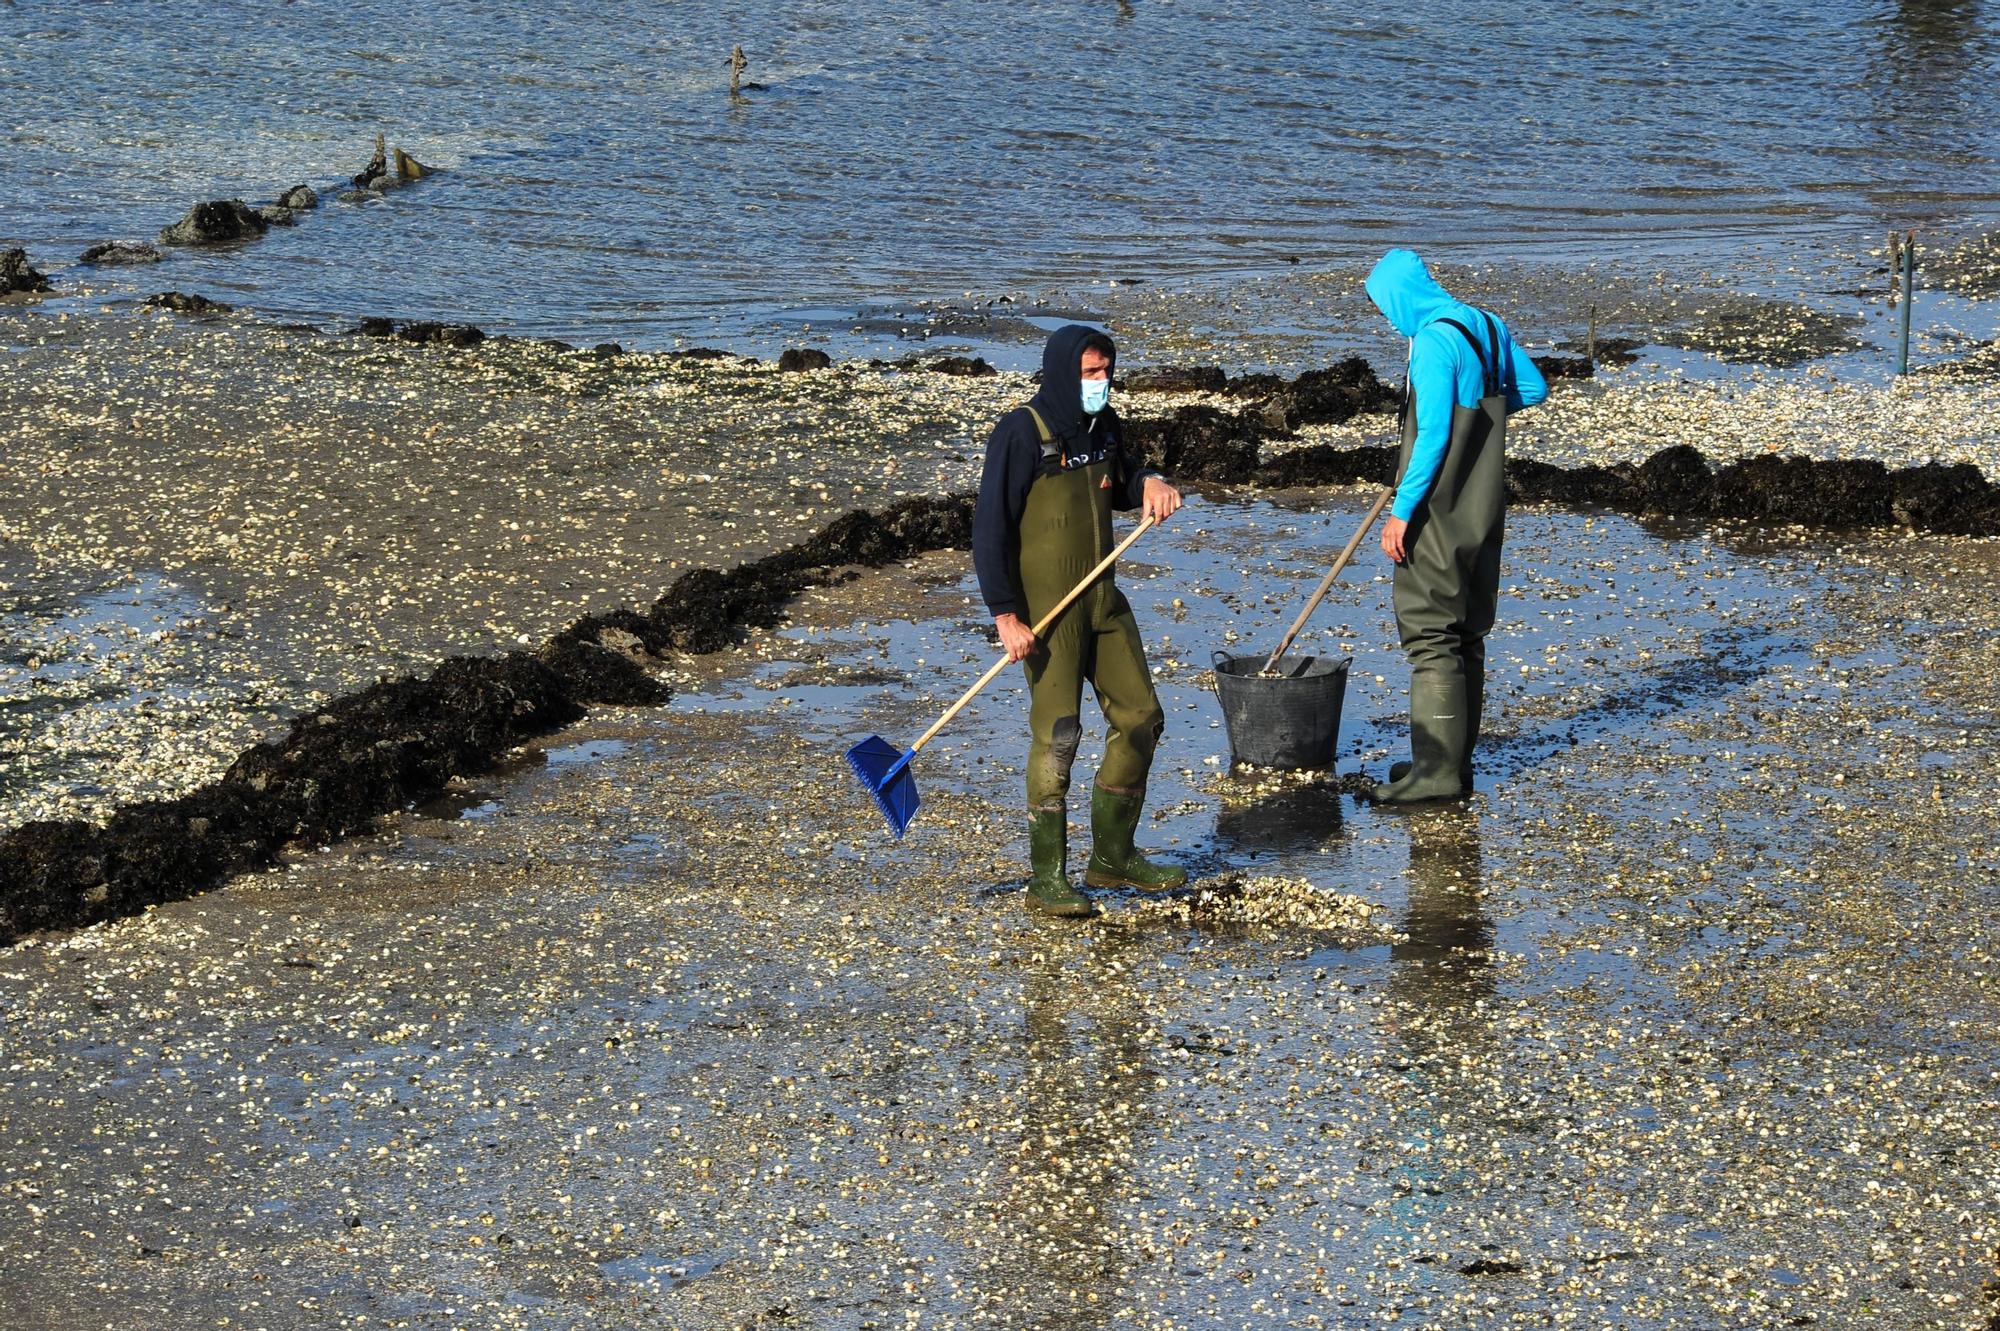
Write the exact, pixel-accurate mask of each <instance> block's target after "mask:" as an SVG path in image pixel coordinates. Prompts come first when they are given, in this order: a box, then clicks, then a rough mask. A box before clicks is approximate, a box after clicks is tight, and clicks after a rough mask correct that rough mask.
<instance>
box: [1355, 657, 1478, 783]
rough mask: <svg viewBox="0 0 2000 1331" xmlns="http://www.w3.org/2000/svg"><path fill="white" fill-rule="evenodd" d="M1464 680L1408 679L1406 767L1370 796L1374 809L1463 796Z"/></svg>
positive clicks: (1446, 674) (1452, 676)
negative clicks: (1408, 726) (1407, 764)
mask: <svg viewBox="0 0 2000 1331" xmlns="http://www.w3.org/2000/svg"><path fill="white" fill-rule="evenodd" d="M1465 695H1466V689H1465V675H1464V674H1463V673H1462V672H1461V671H1457V670H1419V671H1417V672H1416V673H1414V674H1412V675H1411V676H1410V758H1411V762H1410V766H1409V769H1408V770H1407V771H1405V772H1403V773H1402V775H1400V776H1398V775H1397V774H1396V771H1395V769H1394V768H1391V769H1390V773H1389V775H1390V779H1389V780H1388V781H1385V782H1382V783H1381V784H1379V785H1377V786H1376V787H1375V788H1374V789H1373V790H1371V791H1370V792H1369V798H1370V799H1373V800H1374V801H1375V802H1376V803H1378V804H1421V803H1425V802H1428V801H1431V800H1450V799H1459V798H1461V797H1463V796H1464V795H1465V793H1466V791H1467V790H1468V789H1469V788H1470V787H1469V785H1468V784H1467V783H1466V782H1465V781H1464V780H1463V776H1464V768H1466V767H1467V766H1469V765H1470V758H1471V755H1470V754H1469V753H1468V752H1467V751H1466V747H1465V723H1466V710H1467V704H1466V696H1465Z"/></svg>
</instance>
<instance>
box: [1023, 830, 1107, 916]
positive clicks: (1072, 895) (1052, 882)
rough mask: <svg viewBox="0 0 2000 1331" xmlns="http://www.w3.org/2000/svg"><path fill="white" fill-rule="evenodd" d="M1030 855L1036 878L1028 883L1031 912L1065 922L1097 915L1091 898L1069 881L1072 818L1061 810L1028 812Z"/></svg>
mask: <svg viewBox="0 0 2000 1331" xmlns="http://www.w3.org/2000/svg"><path fill="white" fill-rule="evenodd" d="M1028 854H1029V858H1030V859H1031V861H1032V862H1033V864H1034V866H1035V876H1034V877H1032V878H1030V879H1029V880H1028V909H1029V910H1032V911H1035V912H1037V913H1038V914H1042V915H1055V916H1058V917H1060V918H1062V919H1066V920H1087V919H1089V918H1090V917H1091V916H1093V915H1095V914H1097V907H1095V906H1093V905H1091V904H1090V898H1089V897H1087V896H1085V895H1084V894H1083V893H1081V892H1079V891H1077V890H1076V887H1075V885H1074V884H1072V883H1071V882H1070V881H1069V815H1068V814H1067V813H1065V812H1064V811H1063V810H1061V809H1047V810H1044V809H1031V810H1029V812H1028Z"/></svg>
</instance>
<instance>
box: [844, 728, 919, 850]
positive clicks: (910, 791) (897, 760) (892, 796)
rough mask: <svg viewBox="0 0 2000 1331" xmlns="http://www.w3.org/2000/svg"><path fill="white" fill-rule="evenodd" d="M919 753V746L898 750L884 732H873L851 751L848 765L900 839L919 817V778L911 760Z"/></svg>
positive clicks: (891, 829)
mask: <svg viewBox="0 0 2000 1331" xmlns="http://www.w3.org/2000/svg"><path fill="white" fill-rule="evenodd" d="M916 756H917V751H916V750H915V749H913V748H911V749H898V748H897V747H896V746H895V745H893V744H891V743H890V742H889V741H888V740H886V739H883V738H882V737H881V736H880V735H870V736H869V737H868V738H867V739H864V740H862V741H861V742H860V743H859V744H857V745H855V746H854V747H853V748H851V749H849V750H848V751H847V765H848V766H849V767H852V768H853V769H854V775H856V776H858V777H860V778H861V784H862V785H864V786H866V787H868V793H869V794H870V795H873V796H874V797H875V804H876V806H877V807H878V808H880V809H881V810H882V816H883V817H884V818H886V819H888V820H889V830H890V831H892V832H894V833H895V834H896V839H897V840H899V841H900V840H902V837H903V832H904V830H905V829H906V828H908V827H909V825H910V819H912V818H914V817H916V816H917V804H918V803H919V801H918V799H917V778H916V776H915V775H914V774H913V773H912V772H911V771H910V759H912V758H914V757H916Z"/></svg>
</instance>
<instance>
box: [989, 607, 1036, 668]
mask: <svg viewBox="0 0 2000 1331" xmlns="http://www.w3.org/2000/svg"><path fill="white" fill-rule="evenodd" d="M993 627H994V628H995V629H998V630H999V632H1000V645H1001V646H1002V647H1005V648H1006V649H1007V659H1008V660H1009V661H1025V660H1027V659H1028V657H1030V656H1031V655H1033V654H1034V651H1035V631H1034V630H1033V629H1031V628H1029V627H1028V626H1027V625H1026V624H1024V623H1022V622H1021V617H1020V616H1019V615H995V616H993Z"/></svg>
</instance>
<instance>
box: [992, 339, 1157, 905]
mask: <svg viewBox="0 0 2000 1331" xmlns="http://www.w3.org/2000/svg"><path fill="white" fill-rule="evenodd" d="M1117 359H1118V350H1117V348H1116V347H1115V346H1114V345H1113V344H1112V342H1111V339H1110V338H1109V337H1107V336H1105V335H1104V334H1103V333H1101V332H1098V331H1097V330H1095V329H1092V328H1086V327H1084V326H1083V325H1081V324H1070V325H1068V326H1066V327H1063V328H1059V329H1057V330H1056V331H1055V333H1054V334H1053V335H1052V336H1050V338H1049V340H1048V345H1047V346H1046V347H1044V348H1043V350H1042V383H1041V387H1040V389H1039V390H1038V391H1037V392H1036V393H1035V395H1034V397H1033V398H1031V399H1030V400H1029V402H1028V405H1026V406H1025V407H1018V408H1016V409H1015V410H1013V411H1010V412H1008V413H1007V414H1006V415H1005V416H1002V417H1001V418H1000V422H999V424H998V425H996V426H994V428H993V434H992V436H991V438H989V439H988V440H987V444H986V469H985V472H984V474H983V475H982V477H981V479H980V484H979V503H978V506H977V508H976V509H975V510H974V512H973V519H972V557H973V565H974V567H975V568H976V569H977V571H978V574H979V591H980V595H981V596H982V597H984V598H985V601H986V606H987V609H988V610H990V611H991V612H992V614H993V625H994V628H995V629H996V630H997V631H998V632H999V635H1000V642H1001V644H1002V645H1003V646H1004V647H1005V648H1006V649H1007V656H1008V659H1009V660H1013V661H1021V662H1024V663H1025V665H1026V669H1027V674H1028V694H1029V705H1028V724H1029V731H1030V741H1029V746H1028V772H1027V778H1028V845H1029V850H1030V852H1031V858H1032V861H1033V864H1034V877H1033V878H1031V879H1030V880H1029V882H1028V907H1029V909H1031V910H1035V911H1039V912H1041V913H1043V914H1047V915H1058V916H1071V917H1082V916H1089V915H1093V914H1095V913H1096V910H1095V908H1094V907H1093V906H1092V905H1091V904H1090V900H1089V898H1087V897H1085V896H1084V895H1083V894H1082V893H1080V892H1078V891H1077V889H1076V888H1075V886H1074V885H1073V884H1071V882H1070V881H1069V873H1068V868H1069V865H1068V850H1069V814H1068V803H1067V800H1068V795H1069V780H1070V765H1071V764H1072V763H1073V762H1074V761H1075V759H1076V750H1077V746H1078V744H1080V743H1081V742H1082V739H1083V723H1082V720H1081V718H1080V716H1079V714H1078V713H1079V709H1080V707H1081V704H1082V700H1083V685H1084V683H1085V682H1086V681H1088V682H1089V684H1090V686H1091V688H1092V689H1093V690H1094V691H1095V692H1096V694H1097V703H1098V707H1099V710H1101V711H1102V712H1103V713H1104V724H1105V736H1104V758H1103V761H1102V762H1101V763H1099V765H1098V769H1097V780H1096V783H1095V784H1094V786H1093V788H1092V791H1091V801H1090V830H1091V839H1092V844H1091V853H1090V864H1089V866H1088V867H1087V869H1086V870H1085V873H1084V881H1085V882H1086V883H1088V884H1090V885H1091V886H1093V887H1115V886H1130V887H1137V888H1142V889H1145V890H1148V891H1162V890H1165V889H1168V888H1174V887H1179V886H1180V885H1181V884H1182V883H1184V882H1186V881H1187V874H1186V872H1185V871H1183V870H1181V869H1177V868H1172V867H1170V866H1167V865H1162V864H1155V863H1154V862H1153V861H1151V860H1149V859H1147V858H1146V857H1145V856H1144V855H1143V854H1141V853H1140V852H1139V850H1138V849H1137V848H1136V847H1135V846H1134V845H1133V838H1134V836H1135V835H1136V833H1137V830H1138V826H1139V814H1140V811H1141V810H1142V809H1143V808H1144V806H1145V802H1146V776H1147V773H1148V772H1149V771H1150V770H1151V769H1152V763H1153V750H1154V748H1155V746H1156V745H1158V743H1159V740H1160V733H1161V731H1162V730H1163V729H1164V728H1165V726H1166V715H1165V713H1164V712H1163V711H1162V710H1161V709H1160V701H1159V699H1158V697H1156V696H1155V695H1154V692H1153V677H1152V672H1151V671H1150V670H1149V669H1148V668H1147V666H1146V656H1145V649H1144V647H1143V645H1142V644H1141V641H1140V637H1139V625H1138V623H1137V621H1136V620H1134V619H1133V617H1132V607H1131V605H1130V604H1129V603H1127V601H1126V600H1125V594H1124V593H1123V592H1121V591H1119V590H1118V587H1117V585H1116V583H1115V582H1114V581H1113V575H1112V573H1111V572H1110V571H1107V572H1106V573H1104V575H1103V576H1101V577H1100V578H1098V580H1097V581H1096V583H1094V584H1093V585H1092V586H1091V588H1090V590H1088V591H1087V592H1085V593H1084V594H1083V595H1082V596H1081V597H1079V598H1078V599H1077V600H1076V601H1075V602H1074V603H1073V604H1072V605H1070V606H1069V608H1068V609H1066V610H1064V611H1063V613H1062V615H1061V616H1060V617H1059V618H1058V619H1057V620H1056V622H1055V624H1054V625H1053V626H1051V628H1050V629H1049V632H1048V634H1047V636H1046V637H1045V638H1039V639H1038V638H1037V637H1036V635H1035V633H1034V631H1033V630H1032V629H1031V628H1030V625H1032V624H1034V623H1036V622H1038V621H1039V620H1040V619H1041V617H1042V616H1043V615H1045V614H1047V613H1048V611H1049V610H1050V609H1052V608H1053V607H1054V606H1055V605H1056V603H1057V602H1059V601H1061V600H1062V598H1063V597H1064V596H1065V595H1067V594H1068V593H1069V591H1070V589H1071V588H1073V587H1075V586H1076V585H1077V584H1078V583H1079V582H1081V581H1082V580H1083V578H1084V575H1086V574H1087V573H1089V572H1090V570H1091V569H1092V568H1094V567H1096V566H1097V564H1098V563H1099V562H1101V561H1102V560H1103V558H1104V557H1105V556H1106V555H1108V554H1110V553H1111V549H1112V546H1113V544H1114V542H1113V541H1112V539H1111V512H1112V510H1113V509H1131V508H1142V509H1144V511H1145V513H1146V515H1147V516H1149V517H1154V518H1159V519H1165V518H1168V517H1170V516H1172V515H1173V513H1174V511H1175V510H1176V509H1178V508H1179V507H1180V505H1181V496H1180V492H1179V491H1178V490H1176V489H1175V488H1174V487H1173V486H1171V485H1169V484H1167V482H1166V481H1165V480H1164V479H1163V478H1162V477H1161V476H1160V475H1159V474H1158V473H1156V472H1151V471H1147V470H1145V469H1144V468H1143V467H1142V466H1140V465H1139V464H1138V463H1137V462H1136V461H1135V460H1134V459H1132V458H1130V457H1128V456H1127V454H1126V452H1125V440H1124V432H1123V430H1122V428H1121V427H1120V425H1119V421H1118V413H1117V412H1116V411H1114V410H1112V408H1111V405H1110V391H1111V374H1112V370H1113V369H1114V368H1115V367H1116V365H1117Z"/></svg>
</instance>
